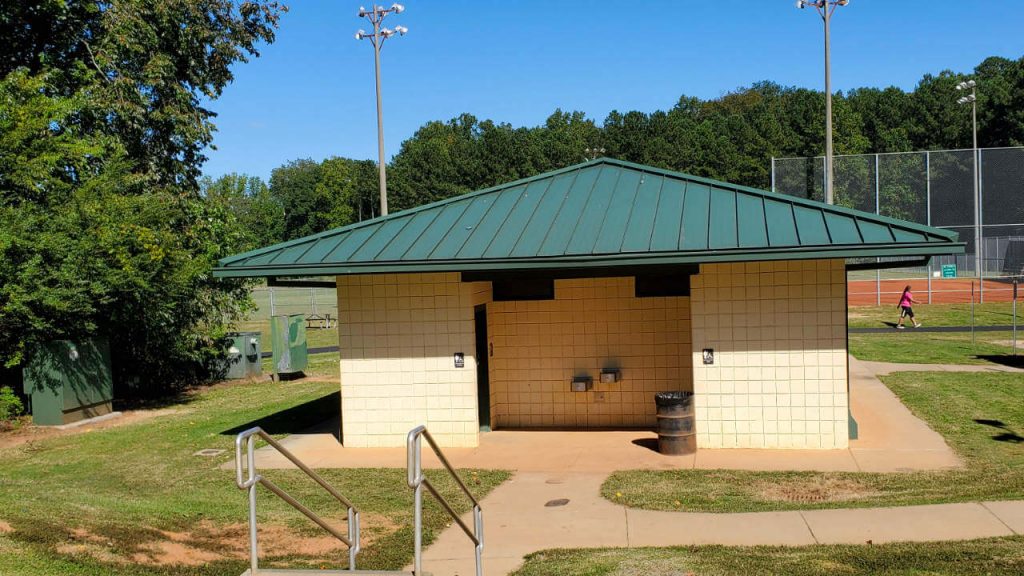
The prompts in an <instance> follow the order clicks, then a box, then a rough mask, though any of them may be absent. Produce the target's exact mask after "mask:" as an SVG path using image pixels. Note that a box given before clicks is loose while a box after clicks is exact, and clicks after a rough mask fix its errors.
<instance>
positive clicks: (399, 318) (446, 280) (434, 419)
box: [337, 273, 490, 447]
mask: <svg viewBox="0 0 1024 576" xmlns="http://www.w3.org/2000/svg"><path fill="white" fill-rule="evenodd" d="M337 282H338V330H339V344H340V348H341V361H340V364H341V407H342V410H341V418H342V441H343V442H344V444H345V445H346V446H351V447H373V446H404V445H405V435H406V434H407V433H408V432H409V430H410V429H411V428H413V427H414V426H418V425H420V424H426V425H427V427H428V429H429V430H430V431H431V434H433V435H434V437H435V438H437V440H438V442H439V443H441V444H442V445H444V446H476V445H477V442H478V430H479V427H478V420H477V403H476V397H477V391H476V361H475V358H474V356H475V348H476V345H475V339H474V329H473V306H474V304H476V303H482V302H485V301H486V300H488V299H489V298H490V285H489V284H488V283H463V282H461V281H460V276H459V274H457V273H443V274H376V275H365V276H339V277H338V279H337ZM456 352H462V353H464V354H465V367H464V368H455V362H454V354H455V353H456Z"/></svg>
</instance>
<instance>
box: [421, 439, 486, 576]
mask: <svg viewBox="0 0 1024 576" xmlns="http://www.w3.org/2000/svg"><path fill="white" fill-rule="evenodd" d="M422 438H426V439H427V444H429V445H430V448H431V449H432V450H433V451H434V454H435V455H436V456H437V459H438V460H440V461H441V464H442V465H443V466H444V468H445V469H446V470H448V474H450V475H451V477H452V478H454V479H455V483H456V484H458V486H459V488H461V489H462V493H463V494H465V495H466V497H467V498H469V501H470V502H472V503H473V530H470V529H469V526H466V523H465V522H463V521H462V518H460V517H459V515H458V513H456V512H455V509H454V508H452V506H451V504H449V503H448V501H447V500H445V499H444V497H443V496H441V494H440V493H439V492H438V491H437V488H435V487H434V485H433V484H432V483H431V482H430V480H427V477H426V476H425V475H424V474H423V453H422V442H421V439H422ZM406 458H407V461H408V462H407V463H408V466H407V477H408V482H409V487H410V488H412V489H413V490H414V500H415V512H414V519H413V520H414V523H415V536H414V544H415V551H414V555H415V556H414V557H415V559H414V564H413V565H414V568H415V574H416V576H420V575H422V574H423V487H424V486H426V488H427V490H429V491H430V493H431V494H433V495H434V498H436V499H437V501H438V502H439V503H440V504H441V506H442V507H443V508H444V509H445V511H447V512H448V515H449V516H451V517H452V519H453V520H455V522H456V523H458V525H459V527H461V528H462V531H463V532H465V533H466V536H469V539H470V540H471V541H472V542H473V544H474V546H475V554H476V575H477V576H483V551H484V515H483V510H482V509H481V508H480V503H479V502H477V500H476V498H474V497H473V494H472V493H470V491H469V488H467V487H466V484H465V483H464V482H463V481H462V478H459V475H458V474H456V473H455V469H454V468H452V465H451V463H450V462H448V459H447V458H445V456H444V454H442V453H441V448H440V447H438V445H437V442H434V438H433V436H431V435H430V432H428V431H427V427H426V426H417V427H415V428H413V429H412V430H410V431H409V435H408V437H407V439H406Z"/></svg>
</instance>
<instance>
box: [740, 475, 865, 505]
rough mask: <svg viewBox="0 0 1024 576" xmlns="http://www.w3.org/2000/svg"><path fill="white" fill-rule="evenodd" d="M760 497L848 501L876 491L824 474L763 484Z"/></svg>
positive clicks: (789, 499) (774, 500)
mask: <svg viewBox="0 0 1024 576" xmlns="http://www.w3.org/2000/svg"><path fill="white" fill-rule="evenodd" d="M759 492H760V496H761V498H763V499H765V500H767V501H769V502H808V503H809V502H848V501H850V500H859V499H861V498H867V497H869V496H874V495H876V494H877V493H878V492H877V491H876V490H873V489H871V488H869V487H868V486H865V485H864V484H861V483H860V482H856V481H854V480H846V479H841V478H834V477H830V476H824V477H819V478H811V479H807V480H795V481H788V482H786V483H784V484H764V485H762V486H760V488H759Z"/></svg>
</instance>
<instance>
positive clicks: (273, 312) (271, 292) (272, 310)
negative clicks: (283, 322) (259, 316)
mask: <svg viewBox="0 0 1024 576" xmlns="http://www.w3.org/2000/svg"><path fill="white" fill-rule="evenodd" d="M267 290H270V315H271V316H277V311H276V310H274V287H273V286H270V287H268V288H267Z"/></svg>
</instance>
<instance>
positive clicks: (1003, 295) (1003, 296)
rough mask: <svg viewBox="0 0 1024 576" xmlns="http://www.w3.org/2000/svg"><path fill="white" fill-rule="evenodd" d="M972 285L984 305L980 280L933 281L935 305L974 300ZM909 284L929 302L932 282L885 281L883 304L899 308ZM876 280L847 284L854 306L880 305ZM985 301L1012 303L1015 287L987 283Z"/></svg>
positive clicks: (918, 297)
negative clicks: (897, 302) (929, 283)
mask: <svg viewBox="0 0 1024 576" xmlns="http://www.w3.org/2000/svg"><path fill="white" fill-rule="evenodd" d="M971 283H973V284H974V301H975V302H981V301H982V294H981V289H980V287H979V284H978V279H977V278H932V291H931V303H932V304H963V303H966V302H970V301H971ZM907 284H910V286H911V287H912V288H913V290H914V299H915V300H918V301H920V302H923V303H928V302H929V300H928V280H927V279H925V278H917V279H913V280H882V283H881V288H882V295H881V303H882V304H883V305H886V304H891V305H893V306H895V305H896V301H897V300H899V299H900V294H902V293H903V288H904V286H906V285H907ZM875 290H876V284H875V281H874V280H851V281H850V282H848V283H847V293H848V294H849V304H850V306H874V305H875V304H877V303H878V298H877V297H876V296H875ZM984 290H985V294H984V301H985V302H1009V301H1011V300H1012V299H1013V285H1012V284H1010V283H1009V282H1006V281H1003V282H1000V281H996V280H985V286H984ZM1019 290H1020V291H1019V292H1018V295H1017V298H1018V300H1020V299H1021V298H1022V297H1024V287H1021V288H1020V289H1019Z"/></svg>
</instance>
